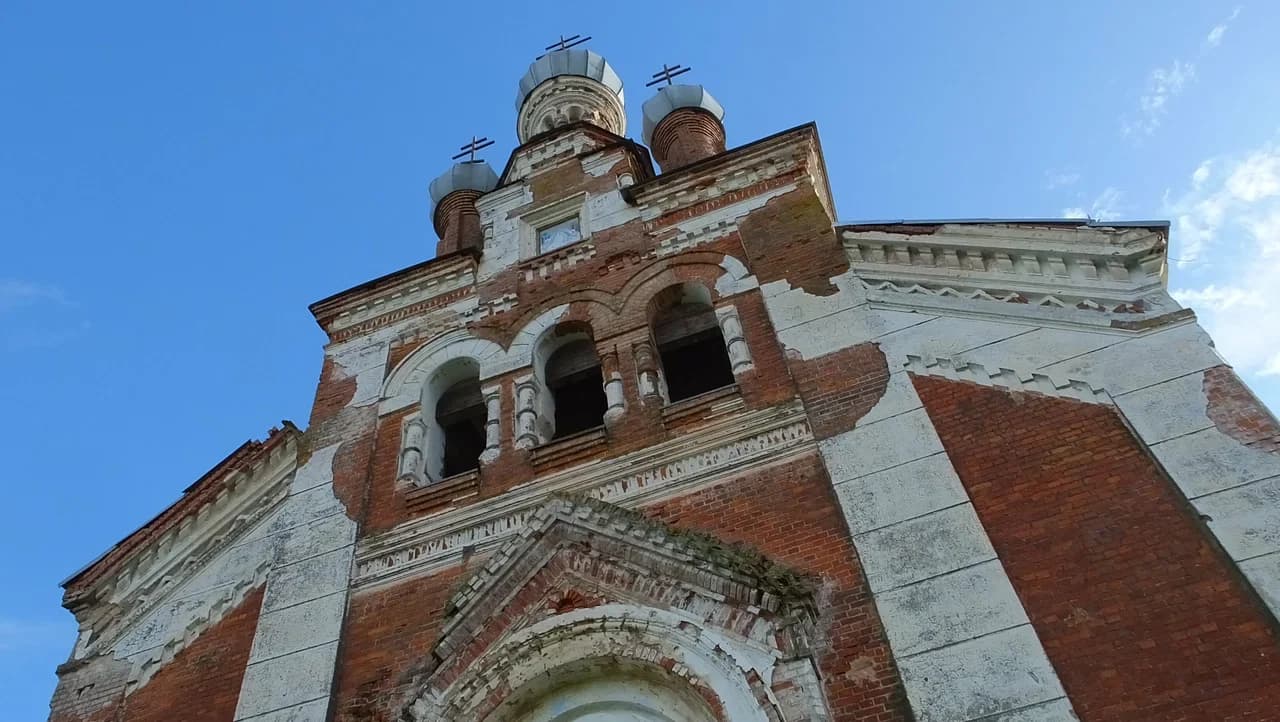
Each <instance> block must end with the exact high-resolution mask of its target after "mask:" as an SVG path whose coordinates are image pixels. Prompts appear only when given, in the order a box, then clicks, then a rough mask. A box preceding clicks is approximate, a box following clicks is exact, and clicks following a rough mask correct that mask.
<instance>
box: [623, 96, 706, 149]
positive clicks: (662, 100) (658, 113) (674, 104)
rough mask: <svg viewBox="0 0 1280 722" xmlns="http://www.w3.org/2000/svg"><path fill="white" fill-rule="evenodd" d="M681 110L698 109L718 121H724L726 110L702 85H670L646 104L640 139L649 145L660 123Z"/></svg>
mask: <svg viewBox="0 0 1280 722" xmlns="http://www.w3.org/2000/svg"><path fill="white" fill-rule="evenodd" d="M679 108H698V109H701V110H705V111H706V112H708V113H710V114H712V115H714V116H715V117H716V120H724V108H722V107H721V106H720V103H719V102H717V101H716V99H715V98H713V97H711V93H708V92H707V89H706V88H704V87H702V86H701V85H668V86H667V87H665V88H663V89H662V90H659V91H658V94H657V95H655V96H653V97H652V98H649V99H648V100H646V101H645V102H644V108H643V111H644V129H643V130H642V131H641V134H640V137H641V139H643V140H644V144H645V145H649V141H650V139H652V137H653V129H654V128H656V127H658V123H661V122H662V119H663V118H665V117H667V116H668V115H670V114H671V111H673V110H677V109H679Z"/></svg>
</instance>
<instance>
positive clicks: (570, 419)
mask: <svg viewBox="0 0 1280 722" xmlns="http://www.w3.org/2000/svg"><path fill="white" fill-rule="evenodd" d="M544 373H545V379H546V382H547V390H548V391H549V392H550V394H551V401H552V404H553V405H554V408H555V411H554V419H555V427H554V428H555V431H554V433H553V434H552V436H551V438H552V439H561V438H564V437H566V436H569V435H571V434H576V433H578V432H581V431H586V430H588V429H594V428H596V427H597V426H600V425H601V424H603V423H604V412H605V409H606V408H607V407H608V401H607V400H606V399H605V393H604V376H603V374H602V373H601V371H600V359H599V358H598V357H597V356H596V346H595V343H594V342H593V341H591V339H590V338H578V339H575V340H572V341H569V342H568V343H565V344H564V345H562V346H560V347H559V348H557V349H556V350H555V351H554V352H553V353H552V354H551V356H550V357H549V358H548V359H547V365H546V370H545V372H544Z"/></svg>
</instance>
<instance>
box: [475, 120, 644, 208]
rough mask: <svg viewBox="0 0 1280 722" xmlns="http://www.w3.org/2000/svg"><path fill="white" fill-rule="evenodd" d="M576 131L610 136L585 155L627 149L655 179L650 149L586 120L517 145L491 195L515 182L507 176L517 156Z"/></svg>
mask: <svg viewBox="0 0 1280 722" xmlns="http://www.w3.org/2000/svg"><path fill="white" fill-rule="evenodd" d="M575 130H589V131H594V132H597V133H600V134H601V135H604V136H608V138H609V139H610V141H609V143H607V144H605V145H603V146H601V147H599V148H592V149H591V150H588V151H586V152H584V153H583V155H589V154H592V153H603V152H605V151H608V150H611V149H613V148H619V147H622V148H626V149H627V150H629V151H631V152H633V153H635V154H636V155H637V156H639V157H640V159H641V160H642V161H643V162H642V164H641V165H642V167H643V168H644V169H645V170H646V171H647V172H648V173H649V177H650V178H653V177H655V175H656V174H655V173H654V170H653V158H652V156H651V155H650V154H649V149H648V148H646V147H644V146H643V145H641V144H640V143H637V142H635V141H634V140H632V139H630V138H628V137H626V136H622V135H618V134H617V133H614V132H613V131H611V130H607V129H605V128H601V127H600V126H598V125H596V124H595V123H588V122H587V121H585V120H576V121H574V122H572V123H565V124H564V125H560V126H556V127H555V128H552V129H551V130H544V131H542V132H541V133H538V134H537V135H535V136H533V137H532V138H530V139H529V140H526V141H525V142H523V143H521V144H520V145H517V146H516V147H515V148H512V149H511V152H510V153H509V154H507V162H506V163H505V164H503V166H502V172H500V173H498V185H497V186H496V187H495V188H494V189H493V190H491V191H489V193H492V192H493V191H496V190H499V189H501V188H505V187H507V186H509V185H511V183H512V182H513V181H511V180H510V179H509V178H508V177H507V176H509V175H510V174H511V167H512V166H513V165H514V164H515V161H516V156H517V155H519V154H520V153H521V152H522V151H524V150H525V149H526V148H529V147H530V146H534V145H539V144H541V143H545V142H546V141H547V140H549V139H551V138H554V137H556V136H558V135H562V134H564V133H569V132H572V131H575Z"/></svg>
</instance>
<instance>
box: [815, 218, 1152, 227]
mask: <svg viewBox="0 0 1280 722" xmlns="http://www.w3.org/2000/svg"><path fill="white" fill-rule="evenodd" d="M993 223H1010V224H1036V225H1054V226H1088V227H1090V228H1168V227H1169V221H1100V220H1097V219H1094V218H932V219H915V220H912V219H904V218H895V219H892V220H885V221H843V222H841V223H837V224H836V227H837V228H845V227H848V226H941V225H965V224H968V225H984V224H986V225H989V224H993Z"/></svg>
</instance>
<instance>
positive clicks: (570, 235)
mask: <svg viewBox="0 0 1280 722" xmlns="http://www.w3.org/2000/svg"><path fill="white" fill-rule="evenodd" d="M581 240H582V226H581V225H580V223H579V220H578V217H577V216H574V217H572V218H566V219H565V220H563V221H559V222H558V223H552V224H551V225H547V226H543V227H541V228H539V229H538V252H539V253H546V252H547V251H554V250H556V249H557V248H564V247H565V246H568V245H572V244H574V243H577V242H578V241H581Z"/></svg>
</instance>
